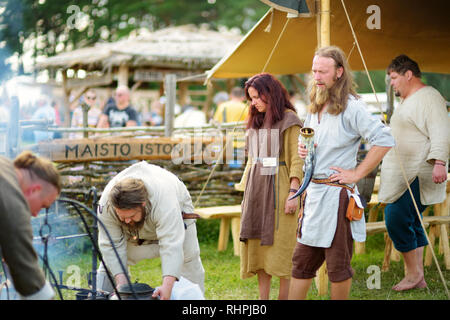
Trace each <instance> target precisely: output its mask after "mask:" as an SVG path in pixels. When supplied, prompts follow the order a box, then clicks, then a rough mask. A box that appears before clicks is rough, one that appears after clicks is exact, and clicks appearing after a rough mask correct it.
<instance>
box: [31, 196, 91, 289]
mask: <svg viewBox="0 0 450 320" xmlns="http://www.w3.org/2000/svg"><path fill="white" fill-rule="evenodd" d="M84 218H85V219H86V220H87V222H88V224H89V225H90V226H92V224H93V222H92V219H89V218H90V217H87V216H85V217H84ZM90 220H91V221H90ZM31 224H32V228H33V235H34V238H33V239H34V240H33V245H34V248H35V250H36V252H37V253H38V255H39V256H41V257H42V258H45V257H47V261H48V263H49V266H50V268H51V270H52V272H53V273H54V275H55V276H56V278H57V281H58V284H62V285H65V286H68V287H78V288H85V289H87V288H88V284H89V278H90V274H89V273H90V272H91V271H92V270H91V269H92V265H91V262H92V250H94V249H93V245H92V242H91V241H90V238H89V236H88V234H87V230H86V229H85V227H84V225H83V223H82V220H81V219H80V217H79V215H78V213H76V212H75V210H73V209H72V207H71V206H69V205H68V204H67V203H65V202H60V201H56V202H55V203H54V204H53V205H52V206H51V207H50V209H49V210H48V212H46V210H45V209H43V210H41V212H40V213H39V215H38V216H37V217H36V218H32V220H31ZM90 230H91V232H92V229H90ZM45 238H47V239H48V241H47V247H46V246H45V242H44V241H43V240H45ZM41 262H43V261H42V260H41ZM43 268H44V269H45V266H44V265H43ZM47 279H48V280H49V281H50V282H51V283H53V281H54V279H52V278H50V274H48V275H47Z"/></svg>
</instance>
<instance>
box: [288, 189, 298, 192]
mask: <svg viewBox="0 0 450 320" xmlns="http://www.w3.org/2000/svg"><path fill="white" fill-rule="evenodd" d="M297 191H298V190H297V189H289V192H293V193H297Z"/></svg>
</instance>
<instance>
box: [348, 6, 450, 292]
mask: <svg viewBox="0 0 450 320" xmlns="http://www.w3.org/2000/svg"><path fill="white" fill-rule="evenodd" d="M341 3H342V7H343V9H344V12H345V15H346V17H347V21H348V23H349V26H350V29H351V31H352V35H353V38H354V40H355V43H356V47H357V48H358V52H359V55H360V56H361V60H362V62H363V65H364V70H365V72H366V74H367V77H368V79H369V82H370V86H371V88H372V91H373V93H374V95H375V99H376V100H377V102H378V104H379V101H378V97H377V94H376V92H375V87H374V85H373V82H372V77H371V76H370V74H369V70H368V69H367V65H366V62H365V59H364V56H363V54H362V52H361V48H360V46H359V42H358V38H357V37H356V34H355V31H354V29H353V25H352V22H351V20H350V17H349V15H348V12H347V8H346V6H345V3H344V0H341ZM380 110H381V114H382V115H383V117H382V118H383V122H384V124H385V125H386V126H387V122H386V119H385V115H384V112H383V109H382V108H381V106H380ZM393 149H394V154H395V158H396V160H397V161H398V163H399V164H400V169H401V171H402V176H403V178H404V180H405V182H406V186H407V187H408V191H409V193H410V195H411V199H412V201H413V204H414V208H415V209H416V213H417V217H418V218H419V221H420V224H421V226H422V229H423V231H424V233H425V237H426V238H427V241H428V245H429V246H430V249H431V250H430V251H431V253H432V255H433V260H434V262H435V263H436V267H437V269H438V272H439V275H440V277H441V280H442V284H443V285H444V288H445V292H446V293H447V297H448V299H449V300H450V293H449V291H448V288H447V284H446V281H445V278H444V275H443V274H442V271H441V268H440V267H439V263H438V261H437V258H436V254H435V253H434V248H433V245H432V243H431V241H430V239H429V237H428V234H427V230H426V228H425V225H424V223H423V219H422V217H421V216H420V212H419V209H418V207H417V203H416V200H415V199H414V195H413V193H412V190H411V187H410V185H409V183H408V178H407V176H406V172H405V168H404V167H403V164H402V162H401V161H400V158H399V156H398V153H397V148H396V146H394V147H393Z"/></svg>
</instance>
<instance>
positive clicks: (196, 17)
mask: <svg viewBox="0 0 450 320" xmlns="http://www.w3.org/2000/svg"><path fill="white" fill-rule="evenodd" d="M267 9H268V7H267V6H266V5H265V4H263V3H262V2H260V1H255V0H239V1H231V0H228V1H225V0H217V1H215V0H144V1H142V0H128V1H123V0H77V1H73V0H0V43H2V44H4V45H3V48H4V49H5V50H6V51H9V52H10V53H11V54H13V53H16V54H17V55H18V56H19V59H20V57H22V56H23V55H24V53H25V50H29V51H32V53H33V56H34V57H38V56H52V55H55V54H57V53H59V52H62V51H69V50H72V49H75V48H80V47H84V46H89V45H92V44H94V43H96V42H98V41H115V40H117V39H120V38H122V37H125V36H127V35H129V34H130V32H132V31H134V30H136V29H139V28H147V29H149V30H157V29H160V28H163V27H168V26H176V25H183V24H189V23H193V24H208V25H209V26H210V27H211V28H213V29H217V28H218V27H220V26H226V27H229V28H232V27H237V28H239V29H240V30H241V31H242V32H243V33H245V32H247V31H248V30H249V29H250V28H251V27H252V26H253V25H254V24H255V23H256V22H257V21H258V20H259V18H260V17H261V16H262V15H263V14H264V13H265V12H266V11H267ZM6 51H5V52H6Z"/></svg>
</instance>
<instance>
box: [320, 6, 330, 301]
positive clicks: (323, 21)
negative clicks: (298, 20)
mask: <svg viewBox="0 0 450 320" xmlns="http://www.w3.org/2000/svg"><path fill="white" fill-rule="evenodd" d="M329 45H330V0H321V2H320V42H319V46H320V47H325V46H329ZM326 267H327V266H326V263H325V262H324V263H323V264H322V266H321V267H320V269H319V279H318V281H319V283H318V285H317V289H318V291H319V293H318V294H319V296H322V295H326V294H328V272H327V270H326Z"/></svg>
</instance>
